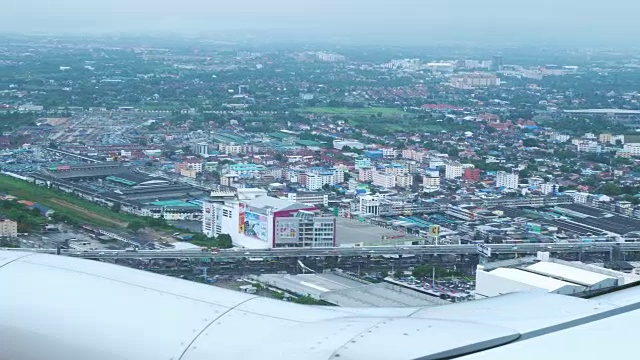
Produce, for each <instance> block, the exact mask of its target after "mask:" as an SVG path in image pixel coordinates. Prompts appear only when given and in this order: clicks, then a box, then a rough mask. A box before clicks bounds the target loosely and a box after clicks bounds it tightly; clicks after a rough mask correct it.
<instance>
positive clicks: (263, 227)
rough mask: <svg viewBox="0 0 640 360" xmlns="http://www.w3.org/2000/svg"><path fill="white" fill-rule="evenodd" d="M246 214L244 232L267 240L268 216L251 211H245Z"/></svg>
mask: <svg viewBox="0 0 640 360" xmlns="http://www.w3.org/2000/svg"><path fill="white" fill-rule="evenodd" d="M243 214H244V216H243V218H244V231H243V232H244V234H245V235H247V236H252V237H255V238H258V239H260V240H262V241H267V239H268V235H267V229H268V226H267V222H268V218H267V216H265V215H262V214H256V213H253V212H250V211H245V212H243Z"/></svg>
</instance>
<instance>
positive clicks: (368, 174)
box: [358, 167, 376, 182]
mask: <svg viewBox="0 0 640 360" xmlns="http://www.w3.org/2000/svg"><path fill="white" fill-rule="evenodd" d="M375 172H376V170H375V169H374V168H372V167H368V168H362V169H358V181H360V182H367V181H373V174H374V173H375Z"/></svg>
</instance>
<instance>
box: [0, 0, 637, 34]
mask: <svg viewBox="0 0 640 360" xmlns="http://www.w3.org/2000/svg"><path fill="white" fill-rule="evenodd" d="M2 6H3V8H2V12H0V33H35V32H38V33H42V32H45V33H74V34H85V33H86V34H96V33H140V32H147V33H153V32H162V33H176V34H189V35H193V34H198V35H210V36H216V35H218V34H220V33H222V32H227V33H228V32H234V31H235V32H237V33H240V32H242V33H251V32H257V35H262V36H265V35H273V36H277V37H281V38H287V37H291V38H296V39H305V38H309V39H312V40H318V39H321V40H327V39H331V38H340V39H348V40H350V41H362V42H372V41H381V42H386V43H394V42H398V43H424V42H429V41H439V40H444V41H449V40H455V41H515V42H520V41H525V42H526V41H532V42H577V43H583V44H589V43H598V44H608V43H612V44H617V45H619V44H628V45H635V44H636V43H637V42H638V40H637V39H636V38H635V37H634V34H636V33H640V23H638V22H637V21H636V19H635V14H637V13H638V11H640V2H637V1H632V0H610V1H607V2H604V1H589V0H560V1H554V0H538V1H535V2H527V3H522V4H521V3H518V4H515V5H514V4H513V2H512V1H509V0H486V1H482V2H478V1H473V0H450V1H432V0H395V1H392V2H391V1H380V0H367V1H364V0H353V1H350V2H347V1H343V0H305V1H300V0H271V1H266V0H240V1H235V2H232V3H228V2H223V1H219V0H212V1H207V0H183V1H179V2H176V1H170V0H153V1H152V0H128V1H126V0H95V1H86V0H5V1H4V2H3V5H2Z"/></svg>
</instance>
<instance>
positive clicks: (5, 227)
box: [0, 219, 18, 238]
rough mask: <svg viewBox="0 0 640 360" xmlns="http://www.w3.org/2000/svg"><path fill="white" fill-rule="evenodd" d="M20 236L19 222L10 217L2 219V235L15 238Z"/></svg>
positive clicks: (0, 227) (0, 226)
mask: <svg viewBox="0 0 640 360" xmlns="http://www.w3.org/2000/svg"><path fill="white" fill-rule="evenodd" d="M17 236H18V223H17V222H15V221H13V220H9V219H0V237H7V238H14V237H17Z"/></svg>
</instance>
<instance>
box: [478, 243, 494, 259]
mask: <svg viewBox="0 0 640 360" xmlns="http://www.w3.org/2000/svg"><path fill="white" fill-rule="evenodd" d="M476 246H477V250H478V254H480V255H481V256H484V257H491V248H490V247H488V246H487V245H485V244H478V245H476Z"/></svg>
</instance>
